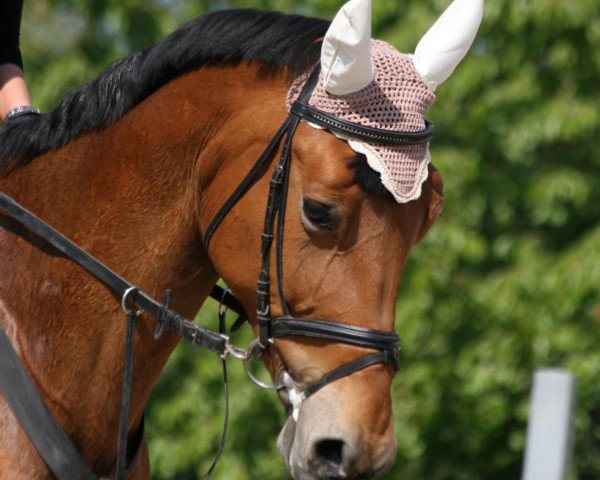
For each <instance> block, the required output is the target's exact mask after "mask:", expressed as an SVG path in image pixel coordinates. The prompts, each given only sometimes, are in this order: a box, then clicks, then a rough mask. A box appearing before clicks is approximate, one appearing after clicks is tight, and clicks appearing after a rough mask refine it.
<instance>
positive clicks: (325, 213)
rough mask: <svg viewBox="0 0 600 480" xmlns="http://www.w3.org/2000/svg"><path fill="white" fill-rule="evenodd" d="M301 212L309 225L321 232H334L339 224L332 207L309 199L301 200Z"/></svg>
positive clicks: (337, 216) (338, 218)
mask: <svg viewBox="0 0 600 480" xmlns="http://www.w3.org/2000/svg"><path fill="white" fill-rule="evenodd" d="M302 211H303V212H304V216H305V217H306V219H307V220H308V221H309V222H310V223H312V224H313V225H314V226H315V227H317V228H319V229H322V230H335V229H336V228H337V226H338V225H339V223H340V217H339V215H338V214H337V212H336V211H335V209H334V207H333V206H331V205H326V204H325V203H321V202H318V201H316V200H313V199H311V198H305V199H304V200H303V202H302Z"/></svg>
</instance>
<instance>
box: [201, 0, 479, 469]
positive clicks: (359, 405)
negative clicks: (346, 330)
mask: <svg viewBox="0 0 600 480" xmlns="http://www.w3.org/2000/svg"><path fill="white" fill-rule="evenodd" d="M482 8H483V2H482V1H481V0H456V1H455V2H454V3H453V4H452V5H451V6H450V7H449V8H448V9H447V10H446V12H445V13H444V14H443V15H442V17H441V18H440V19H439V20H438V21H437V22H436V23H435V25H434V26H433V27H432V28H431V29H430V30H429V32H428V33H427V34H426V35H425V36H424V37H423V39H422V40H421V41H420V42H419V44H418V46H417V49H416V51H415V54H414V55H406V54H401V53H399V52H398V51H396V50H395V49H394V48H393V47H392V46H390V45H388V44H386V43H384V42H381V41H376V40H372V39H371V25H370V24H371V4H370V1H369V0H351V1H350V2H348V3H347V4H346V5H345V6H344V7H343V8H342V9H341V10H340V12H339V13H338V14H337V16H336V17H335V19H334V20H333V22H332V23H331V26H330V27H329V29H328V31H327V33H326V35H325V37H324V39H323V42H322V47H321V61H320V70H321V71H320V74H319V77H318V79H317V80H316V81H315V80H314V79H313V82H314V83H315V85H314V86H311V87H307V84H308V83H310V82H311V79H310V78H309V77H310V76H311V74H312V76H315V75H316V73H314V69H313V68H311V69H309V70H308V71H307V72H306V73H305V74H304V75H301V76H299V77H298V78H297V79H296V80H295V81H294V82H293V84H292V86H291V88H290V89H289V91H288V93H287V102H286V106H287V110H288V111H290V112H291V113H292V115H294V114H296V115H300V116H301V117H302V120H303V121H302V122H301V123H300V124H299V125H298V127H297V130H296V131H295V132H294V131H293V130H292V132H291V134H290V133H289V131H288V139H289V140H288V141H286V142H281V143H285V145H280V150H282V151H280V152H278V153H279V154H280V155H281V158H282V160H281V162H280V164H281V165H285V164H286V160H285V158H284V157H285V156H286V155H288V153H287V152H286V149H288V148H289V149H291V150H290V152H289V155H290V159H289V164H290V166H289V173H287V174H284V175H283V177H284V182H287V184H286V186H284V190H283V193H282V194H281V195H283V198H284V199H283V201H282V202H281V203H280V205H279V213H280V214H279V216H278V220H277V222H278V225H279V228H278V229H277V232H276V233H275V234H274V236H275V242H276V243H277V247H278V248H277V249H275V248H274V249H270V245H271V243H270V242H271V240H269V241H267V245H268V247H267V249H266V251H265V241H264V237H265V236H266V237H271V233H272V232H270V231H267V230H263V227H264V225H263V222H256V221H255V218H256V211H257V209H258V210H259V211H264V210H265V209H267V211H269V208H271V207H272V205H271V206H270V207H268V206H266V205H265V202H266V201H267V199H266V198H265V196H264V188H266V186H265V187H264V188H263V189H259V188H251V189H250V190H249V191H248V192H247V194H246V195H245V196H244V197H242V198H241V199H240V200H239V202H237V203H236V205H235V207H233V208H232V211H231V213H228V214H227V216H229V217H230V218H227V216H226V217H225V218H224V219H223V225H222V226H220V227H218V228H217V229H216V233H215V235H214V237H215V238H214V239H213V240H212V243H211V244H210V246H209V249H208V251H209V255H210V257H211V260H212V262H213V264H214V266H215V268H216V270H217V271H218V272H219V274H220V275H221V276H222V277H223V278H224V279H225V280H226V282H227V283H228V285H229V286H230V288H231V289H232V291H233V292H234V293H235V294H236V295H237V296H239V298H241V299H242V301H243V303H244V304H245V306H246V308H247V311H249V312H256V311H257V307H258V314H257V315H254V316H253V324H254V327H255V329H256V333H257V335H259V337H260V336H263V334H264V330H265V327H264V325H262V326H261V324H264V323H266V324H267V325H268V324H269V322H272V323H274V324H276V323H277V322H278V320H279V319H283V321H284V322H288V321H289V318H292V319H302V320H301V322H304V323H302V325H303V326H304V327H305V328H307V329H308V330H310V328H311V325H310V324H311V320H313V322H321V321H322V320H317V319H327V321H331V322H335V323H337V324H342V325H348V326H351V327H350V328H352V327H359V328H366V329H370V330H371V331H373V332H391V331H393V329H394V318H395V306H396V299H397V295H398V290H399V287H400V283H401V277H402V271H403V267H404V264H405V262H406V258H407V255H408V253H409V250H410V249H411V247H412V246H414V245H415V244H416V243H418V242H419V240H420V239H421V238H423V236H424V235H425V233H426V232H427V231H428V230H429V228H430V227H431V225H432V224H433V222H434V220H435V218H436V217H437V216H438V214H439V212H440V210H441V208H442V180H441V176H440V174H439V173H438V171H437V170H436V169H435V168H434V167H433V166H432V165H431V163H430V157H429V149H428V143H427V141H424V140H423V141H419V142H417V141H415V142H413V143H411V142H410V140H408V141H406V142H398V143H393V142H392V140H393V139H391V140H390V139H379V138H377V135H378V133H377V132H379V133H381V132H390V131H392V132H403V133H407V134H408V136H409V137H410V134H414V135H415V136H416V137H417V136H418V135H419V134H421V133H423V132H426V131H427V129H428V128H429V125H428V123H427V122H426V120H425V114H426V112H427V110H428V108H429V107H430V105H431V104H432V103H433V100H434V98H435V96H434V93H433V92H434V90H435V89H436V87H437V86H438V85H439V84H441V83H442V82H443V81H444V80H446V79H447V78H448V77H449V76H450V74H451V73H452V71H453V70H454V68H455V67H456V66H457V64H458V63H459V62H460V60H461V59H462V58H463V57H464V55H465V54H466V52H467V51H468V49H469V47H470V45H471V43H472V41H473V39H474V37H475V33H476V31H477V28H478V26H479V23H480V21H481V17H482ZM307 89H308V92H307ZM274 108H276V107H274ZM290 118H293V116H292V117H290ZM340 120H341V121H342V123H343V122H347V123H346V124H345V126H344V125H341V126H340V125H339V124H340V122H339V121H340ZM338 127H339V128H338ZM361 127H367V129H369V128H370V129H371V130H368V132H363V131H362V129H361ZM353 128H354V129H355V130H358V134H357V135H354V131H353ZM369 134H372V135H373V138H372V139H371V140H369V137H368V135H369ZM292 136H293V141H292V140H291V137H292ZM427 140H428V138H427ZM389 142H392V143H391V144H390V143H389ZM268 177H269V176H268V175H267V176H266V177H265V179H263V180H262V183H263V185H264V184H265V183H266V179H267V178H268ZM259 183H261V182H259ZM259 192H261V193H259ZM274 208H276V209H277V208H278V207H277V205H275V207H274ZM209 210H212V211H211V213H210V214H209V215H206V216H205V218H204V221H203V222H201V224H202V225H203V230H202V232H201V233H202V234H203V235H205V237H206V235H207V227H208V230H210V235H211V236H212V234H213V230H212V228H211V226H208V221H209V220H210V219H211V218H214V215H215V212H214V208H213V209H209ZM281 211H283V213H284V215H283V214H281ZM273 215H274V214H273ZM267 217H269V213H267ZM248 219H254V220H252V221H250V220H248ZM266 223H268V221H267V222H266ZM261 232H262V233H263V241H262V247H261ZM220 240H221V241H223V242H224V244H220V243H219V241H220ZM261 248H262V251H263V263H262V265H261V263H260V262H259V261H258V260H259V257H258V255H256V254H255V255H252V254H249V252H259V251H261ZM265 258H266V263H265V261H264V260H265ZM265 270H266V278H267V280H268V278H269V273H271V275H270V276H271V277H273V278H275V277H277V280H278V281H277V282H275V281H273V282H272V283H273V285H270V284H269V286H270V287H271V288H270V289H268V290H267V293H268V294H269V297H268V298H269V302H268V305H267V307H268V308H266V311H268V315H265V314H264V312H262V313H261V308H260V305H258V304H260V296H259V298H258V299H257V298H256V297H255V286H256V278H259V275H260V274H261V273H263V274H264V273H265ZM269 270H270V271H269ZM264 282H265V279H264V278H263V277H261V279H259V290H260V288H261V283H264ZM261 317H264V318H261ZM297 323H299V322H297ZM267 329H268V328H267ZM284 330H285V328H284ZM326 337H327V336H326ZM264 340H268V343H267V342H263V343H264V344H263V345H262V347H263V349H264V351H263V352H262V358H263V359H264V361H265V363H266V365H267V367H268V369H269V371H270V373H271V375H272V377H273V381H274V382H275V384H276V385H278V386H279V388H278V390H279V392H280V396H281V398H282V401H283V403H284V404H285V406H286V408H287V411H288V414H289V418H288V420H287V422H286V424H285V426H284V428H283V430H282V431H281V434H280V436H279V441H278V445H279V449H280V451H281V454H282V455H283V457H284V458H285V460H286V462H287V465H288V467H289V469H290V472H291V473H292V475H293V477H294V478H295V479H316V478H371V477H373V476H377V475H379V474H381V473H382V472H384V471H385V470H387V469H388V468H389V467H390V465H391V464H392V461H393V458H394V456H395V450H396V440H395V433H394V428H393V423H392V412H391V399H390V388H391V382H392V378H393V376H394V373H395V369H394V365H393V364H392V362H386V361H379V362H373V363H368V364H366V365H361V366H360V367H359V368H353V367H348V366H354V365H356V363H357V362H360V361H361V359H364V358H365V357H367V356H368V355H369V354H373V352H374V351H375V350H376V349H375V347H373V346H369V345H366V346H365V345H357V344H348V342H344V341H336V338H335V335H334V336H333V338H331V337H327V338H323V336H321V335H319V334H318V333H317V334H315V333H314V332H312V334H311V333H306V332H303V331H302V327H300V328H295V329H293V331H290V330H286V331H285V332H284V333H283V334H279V335H276V338H273V337H269V334H268V333H266V334H264ZM344 370H347V371H344ZM340 371H343V374H340V375H337V372H340ZM331 372H336V375H335V379H331V378H329V376H330V374H331ZM324 378H325V379H327V381H326V382H323V380H322V379H324ZM322 383H324V384H325V386H322V385H321V384H322ZM315 384H318V385H319V388H318V391H314V392H313V390H316V389H314V388H313V386H314V385H315ZM321 387H322V388H321ZM307 391H310V392H311V394H310V396H308V395H307V394H306V392H307ZM313 393H314V394H313Z"/></svg>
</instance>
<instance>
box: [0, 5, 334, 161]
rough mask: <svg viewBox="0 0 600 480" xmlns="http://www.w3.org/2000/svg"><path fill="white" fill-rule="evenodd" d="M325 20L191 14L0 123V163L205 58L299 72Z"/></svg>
mask: <svg viewBox="0 0 600 480" xmlns="http://www.w3.org/2000/svg"><path fill="white" fill-rule="evenodd" d="M328 26H329V22H327V21H325V20H319V19H315V18H307V17H302V16H299V15H284V14H282V13H275V12H260V11H255V10H222V11H217V12H213V13H209V14H207V15H203V16H201V17H198V18H196V19H195V20H193V21H191V22H190V23H187V24H185V25H183V26H182V27H181V28H179V29H178V30H176V31H175V32H173V33H172V34H171V35H169V36H168V37H166V38H165V39H164V40H162V41H161V42H159V43H157V44H155V45H152V46H150V47H147V48H146V49H144V50H142V51H140V52H137V53H134V54H133V55H131V56H129V57H127V58H125V59H123V60H121V61H119V62H117V63H115V64H113V65H112V66H110V67H109V68H107V69H106V70H105V71H104V72H103V73H101V74H100V75H99V76H98V77H97V78H96V79H94V80H92V81H90V82H88V83H85V84H83V85H81V86H80V87H77V88H75V89H74V90H72V91H71V92H70V93H68V94H67V95H66V96H65V98H64V99H63V100H62V101H61V102H60V103H59V104H58V105H57V106H56V107H55V108H54V109H53V110H52V111H50V112H49V113H47V114H44V115H37V116H33V115H28V116H25V117H22V118H20V119H17V120H15V121H14V122H13V123H11V124H9V125H7V126H6V127H4V128H0V169H2V167H6V166H7V165H8V163H9V162H10V163H11V166H18V165H23V164H25V163H27V162H29V161H30V160H32V159H33V158H35V157H36V156H38V155H40V154H42V153H44V152H47V151H50V150H54V149H57V148H59V147H61V146H63V145H65V144H66V143H67V142H68V141H69V140H72V139H74V138H76V137H77V136H79V135H81V134H82V133H84V132H87V131H91V130H96V129H102V128H104V127H106V126H108V125H110V124H112V123H113V122H115V121H117V120H118V119H119V118H121V117H123V116H124V115H125V114H126V113H127V112H129V111H130V110H131V109H132V108H134V107H135V106H136V105H137V104H139V103H140V102H141V101H142V100H144V99H145V98H146V97H148V96H149V95H150V94H152V93H153V92H155V91H156V90H157V89H159V88H160V87H161V86H163V85H164V84H166V83H167V82H168V81H170V80H172V79H174V78H176V77H177V76H179V75H181V74H183V73H185V72H187V71H189V70H192V69H195V68H198V67H200V66H202V65H204V64H207V63H208V62H234V61H241V60H246V61H256V62H260V63H262V64H264V65H265V66H267V67H272V68H273V67H274V68H276V67H280V68H287V69H288V70H289V72H290V74H291V75H292V76H296V75H299V74H300V73H302V72H303V71H305V70H306V69H308V68H309V67H310V66H311V65H313V64H314V63H315V62H317V60H318V58H319V51H320V43H315V40H316V39H318V38H319V37H322V36H323V35H325V32H326V31H327V28H328Z"/></svg>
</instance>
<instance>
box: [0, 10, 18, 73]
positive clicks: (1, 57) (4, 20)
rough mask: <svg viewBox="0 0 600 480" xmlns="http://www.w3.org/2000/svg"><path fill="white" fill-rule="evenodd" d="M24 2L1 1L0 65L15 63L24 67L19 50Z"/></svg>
mask: <svg viewBox="0 0 600 480" xmlns="http://www.w3.org/2000/svg"><path fill="white" fill-rule="evenodd" d="M22 11H23V0H0V65H2V64H4V63H14V64H15V65H18V66H20V67H23V60H22V59H21V51H20V50H19V33H20V30H21V12H22Z"/></svg>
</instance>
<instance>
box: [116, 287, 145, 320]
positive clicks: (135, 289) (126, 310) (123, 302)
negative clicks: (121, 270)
mask: <svg viewBox="0 0 600 480" xmlns="http://www.w3.org/2000/svg"><path fill="white" fill-rule="evenodd" d="M140 290H141V288H140V287H129V288H128V289H127V290H125V293H123V296H122V297H121V309H122V310H123V312H124V313H125V315H129V312H130V311H131V310H133V309H132V308H127V297H128V296H129V295H130V294H132V293H134V292H139V291H140ZM143 311H144V310H143V309H141V308H140V309H139V310H136V311H135V316H136V317H139V316H140V315H141V314H142V312H143Z"/></svg>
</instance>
